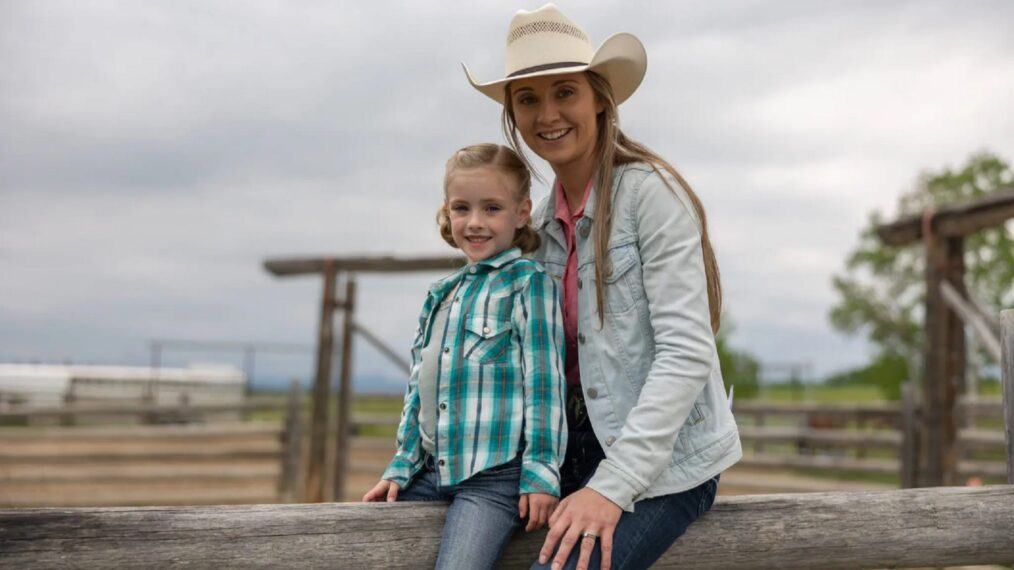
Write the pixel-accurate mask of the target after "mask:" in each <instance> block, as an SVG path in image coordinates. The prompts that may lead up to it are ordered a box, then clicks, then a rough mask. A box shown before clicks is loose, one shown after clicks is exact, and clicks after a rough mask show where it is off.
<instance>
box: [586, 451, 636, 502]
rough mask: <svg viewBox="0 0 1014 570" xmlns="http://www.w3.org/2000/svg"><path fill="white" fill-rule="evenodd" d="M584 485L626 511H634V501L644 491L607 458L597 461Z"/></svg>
mask: <svg viewBox="0 0 1014 570" xmlns="http://www.w3.org/2000/svg"><path fill="white" fill-rule="evenodd" d="M586 487H588V488H590V489H593V490H595V491H597V492H598V493H599V494H601V495H602V496H603V497H605V498H607V499H609V500H610V501H612V502H614V503H616V504H617V505H618V506H619V507H620V508H621V509H623V510H624V511H627V512H628V513H632V512H634V501H635V500H636V499H637V497H638V496H639V495H640V494H641V493H642V492H644V489H643V488H639V487H637V486H636V485H635V484H634V483H632V482H631V481H630V478H629V477H627V476H626V474H624V473H623V471H622V470H620V469H619V467H617V466H616V465H615V464H613V463H612V462H611V461H610V460H608V459H603V460H602V461H600V462H599V466H598V468H597V469H596V470H595V474H594V475H592V478H591V480H589V481H588V484H587V485H586Z"/></svg>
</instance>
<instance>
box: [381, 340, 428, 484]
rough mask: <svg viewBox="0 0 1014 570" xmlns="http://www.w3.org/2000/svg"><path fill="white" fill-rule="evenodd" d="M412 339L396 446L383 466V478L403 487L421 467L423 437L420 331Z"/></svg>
mask: <svg viewBox="0 0 1014 570" xmlns="http://www.w3.org/2000/svg"><path fill="white" fill-rule="evenodd" d="M421 331H422V325H420V332H419V334H418V335H417V336H416V341H415V342H413V343H412V345H413V348H412V374H411V376H410V377H409V380H408V387H407V388H406V389H405V404H404V406H403V407H402V410H401V421H400V422H399V423H398V435H397V450H396V451H395V453H394V459H392V460H391V463H390V464H388V466H387V469H386V470H384V475H383V476H382V479H386V480H388V481H392V482H394V483H396V484H397V485H398V486H399V487H400V488H402V489H404V488H405V487H406V486H408V482H409V481H411V480H412V477H414V476H415V474H416V473H418V472H419V470H420V469H422V462H423V453H422V438H421V436H420V434H419V370H420V368H421V366H420V364H421V362H420V348H419V340H420V339H419V335H421V334H422V332H421Z"/></svg>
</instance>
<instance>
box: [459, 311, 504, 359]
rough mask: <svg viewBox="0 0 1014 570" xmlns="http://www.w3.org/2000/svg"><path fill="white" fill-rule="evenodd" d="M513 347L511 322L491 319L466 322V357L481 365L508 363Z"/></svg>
mask: <svg viewBox="0 0 1014 570" xmlns="http://www.w3.org/2000/svg"><path fill="white" fill-rule="evenodd" d="M510 345H511V327H510V322H508V321H503V320H500V319H495V318H491V317H472V318H469V319H467V320H465V335H464V345H463V347H462V349H463V351H464V357H465V359H467V360H471V361H473V362H478V363H479V364H497V363H503V362H506V361H507V353H508V349H510Z"/></svg>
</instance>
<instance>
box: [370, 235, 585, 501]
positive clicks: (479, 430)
mask: <svg viewBox="0 0 1014 570" xmlns="http://www.w3.org/2000/svg"><path fill="white" fill-rule="evenodd" d="M459 284H460V287H458V285H459ZM455 288H457V290H456V291H455V293H454V299H453V301H452V303H451V307H450V313H449V315H448V317H447V329H446V332H445V333H444V337H443V338H442V339H440V341H439V342H440V343H441V346H442V347H443V348H442V350H441V351H440V363H439V366H437V381H436V384H437V398H436V401H437V402H438V404H437V425H436V433H435V434H433V436H434V440H435V454H434V459H435V461H436V469H437V472H438V474H439V476H440V484H441V485H456V484H458V483H460V482H462V481H464V480H465V479H468V478H469V477H471V476H472V475H475V474H476V473H478V472H480V471H483V470H485V469H489V468H491V467H496V466H497V465H501V464H503V463H507V462H508V461H510V460H512V459H514V457H515V456H517V454H518V453H522V458H521V487H520V492H521V493H522V494H524V493H546V494H550V495H555V496H559V495H560V470H559V467H560V464H561V463H562V462H563V452H564V450H565V449H566V444H567V431H566V419H565V416H564V410H563V402H564V390H565V382H564V377H563V342H564V341H563V318H562V316H561V313H560V294H559V290H558V289H557V286H556V283H555V282H554V281H553V279H552V278H551V277H550V276H549V275H547V274H546V273H545V272H544V271H543V270H542V268H541V266H540V265H539V264H538V263H536V262H535V261H532V260H530V259H525V258H522V257H521V252H520V250H518V249H517V248H511V249H508V250H506V251H504V252H502V253H500V254H497V255H495V256H493V257H491V258H489V259H485V260H483V261H480V262H478V263H475V264H474V265H467V266H465V267H463V268H462V269H460V270H459V271H458V272H456V273H454V274H453V275H451V276H449V277H447V278H445V279H442V280H440V281H438V282H436V283H435V284H434V285H433V286H432V287H430V290H429V294H428V295H427V297H426V302H425V303H424V304H423V309H422V314H421V315H420V316H419V329H418V330H417V331H416V333H417V334H416V338H415V342H413V344H412V375H411V378H410V379H409V383H408V389H407V391H406V392H405V407H404V410H403V411H402V417H401V423H400V424H399V425H398V438H397V443H398V449H397V452H396V453H395V456H394V459H393V460H392V461H391V463H390V465H388V467H387V470H386V471H384V476H383V478H384V479H389V480H391V481H394V482H395V483H397V484H398V485H400V486H401V487H402V488H404V487H406V486H407V485H408V483H409V482H410V481H411V480H412V478H413V477H414V476H415V475H416V474H417V473H418V472H419V470H420V469H421V468H422V466H423V461H424V458H425V455H426V453H425V451H424V450H423V449H422V441H421V437H420V432H419V371H420V369H421V366H420V364H421V363H420V353H421V350H422V347H424V346H426V344H427V343H428V342H429V337H430V335H431V334H432V333H433V332H434V331H432V330H431V329H432V321H433V316H434V314H436V310H437V308H438V307H439V306H440V303H441V301H443V300H444V298H445V297H446V296H447V294H448V293H449V292H451V291H452V290H455ZM438 332H439V331H438ZM434 341H435V342H436V341H437V339H434Z"/></svg>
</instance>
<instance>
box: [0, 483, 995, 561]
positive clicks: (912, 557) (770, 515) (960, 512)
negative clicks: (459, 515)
mask: <svg viewBox="0 0 1014 570" xmlns="http://www.w3.org/2000/svg"><path fill="white" fill-rule="evenodd" d="M444 512H445V507H444V505H442V504H423V503H414V504H411V503H394V504H372V505H367V504H354V503H345V504H327V503H325V504H313V505H253V506H235V507H233V506H219V507H164V508H104V509H20V510H0V566H4V567H9V568H19V569H23V570H28V569H34V568H82V569H89V568H102V569H105V568H164V567H186V568H215V569H222V568H278V567H299V568H392V569H396V568H424V567H432V566H433V564H434V562H435V559H436V553H437V547H438V543H439V540H440V529H441V526H442V522H443V517H444ZM1011 529H1014V486H995V487H984V488H975V489H971V488H928V489H907V490H899V491H879V492H877V491H870V492H849V493H841V492H838V493H810V494H798V495H762V496H740V497H719V499H718V501H716V503H715V506H714V508H713V509H712V511H711V512H709V513H708V514H706V515H705V516H703V517H702V518H701V519H700V520H699V521H698V522H696V523H695V524H694V525H692V526H691V527H690V529H689V531H688V532H687V534H686V536H684V537H683V538H682V539H681V540H679V541H677V543H676V545H675V546H674V547H673V548H672V549H670V550H669V552H668V553H667V554H666V555H665V556H664V557H663V558H662V560H660V561H659V563H658V564H656V566H655V568H680V569H681V570H690V569H700V570H703V569H716V570H717V569H722V570H737V569H750V570H755V569H758V568H761V569H762V568H824V569H836V568H841V569H845V568H848V569H857V568H885V567H891V568H910V567H919V566H950V565H967V564H1009V563H1010V562H1011V561H1012V560H1014V532H1011ZM542 537H543V533H541V532H540V533H534V534H531V535H523V534H522V535H521V536H518V537H516V538H515V540H514V542H513V543H512V544H511V546H510V547H509V548H508V551H507V553H506V554H505V556H504V559H503V560H502V563H501V567H503V568H527V567H528V565H529V564H530V563H531V561H532V560H533V559H534V558H535V556H536V553H537V551H538V548H539V545H540V544H541V541H542Z"/></svg>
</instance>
